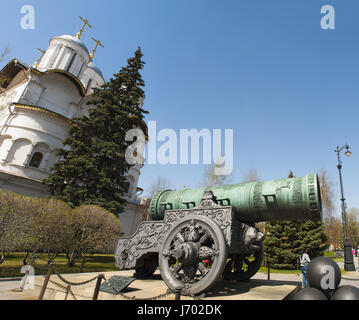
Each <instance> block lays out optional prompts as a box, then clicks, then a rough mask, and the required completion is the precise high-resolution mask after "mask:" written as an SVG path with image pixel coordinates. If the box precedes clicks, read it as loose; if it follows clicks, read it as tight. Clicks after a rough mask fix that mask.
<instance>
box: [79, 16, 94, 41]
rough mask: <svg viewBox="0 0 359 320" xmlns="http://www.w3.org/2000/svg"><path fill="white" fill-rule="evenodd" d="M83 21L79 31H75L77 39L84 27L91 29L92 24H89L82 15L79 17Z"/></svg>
mask: <svg viewBox="0 0 359 320" xmlns="http://www.w3.org/2000/svg"><path fill="white" fill-rule="evenodd" d="M79 18H80V19H81V20H82V21H83V22H84V24H83V25H82V27H81V29H80V31H79V32H78V33H76V38H77V39H81V37H82V32H83V31H84V29H85V27H86V26H89V27H90V28H91V29H92V26H91V25H90V24H89V22H88V20H87V19H84V18H82V17H79Z"/></svg>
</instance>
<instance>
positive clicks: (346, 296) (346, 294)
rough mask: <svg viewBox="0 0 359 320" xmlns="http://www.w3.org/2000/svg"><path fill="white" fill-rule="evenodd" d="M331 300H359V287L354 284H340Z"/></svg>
mask: <svg viewBox="0 0 359 320" xmlns="http://www.w3.org/2000/svg"><path fill="white" fill-rule="evenodd" d="M330 300H359V289H358V288H357V287H354V286H349V285H345V286H340V287H339V288H338V289H337V290H335V292H334V294H333V295H332V297H331V298H330Z"/></svg>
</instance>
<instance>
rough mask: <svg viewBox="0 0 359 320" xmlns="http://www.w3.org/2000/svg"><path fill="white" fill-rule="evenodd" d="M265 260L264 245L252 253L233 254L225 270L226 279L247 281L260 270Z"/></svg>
mask: <svg viewBox="0 0 359 320" xmlns="http://www.w3.org/2000/svg"><path fill="white" fill-rule="evenodd" d="M262 261H263V245H262V244H261V245H260V247H259V249H258V250H256V251H255V252H254V253H252V254H248V255H245V256H243V255H233V256H231V257H230V259H229V260H228V262H227V264H226V268H225V270H224V274H223V278H224V279H226V280H236V281H245V280H249V279H250V278H252V277H253V276H254V275H255V274H256V273H257V272H258V270H259V268H260V267H261V265H262Z"/></svg>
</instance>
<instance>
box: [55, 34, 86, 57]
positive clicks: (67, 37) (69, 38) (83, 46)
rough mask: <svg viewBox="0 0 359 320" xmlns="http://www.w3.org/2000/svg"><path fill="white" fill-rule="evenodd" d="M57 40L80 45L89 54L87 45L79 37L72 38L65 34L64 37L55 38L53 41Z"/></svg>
mask: <svg viewBox="0 0 359 320" xmlns="http://www.w3.org/2000/svg"><path fill="white" fill-rule="evenodd" d="M56 38H58V39H64V40H67V41H71V42H74V43H76V44H77V45H79V46H80V47H82V48H83V49H84V50H86V52H87V53H88V52H89V51H88V49H87V47H86V45H85V44H84V43H83V42H82V41H81V40H80V39H79V38H77V37H74V36H71V35H68V34H64V35H62V36H56V37H53V38H52V39H56Z"/></svg>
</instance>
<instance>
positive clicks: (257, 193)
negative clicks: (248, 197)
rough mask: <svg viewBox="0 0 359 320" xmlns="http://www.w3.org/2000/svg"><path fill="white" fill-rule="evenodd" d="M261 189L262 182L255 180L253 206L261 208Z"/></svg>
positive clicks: (262, 204)
mask: <svg viewBox="0 0 359 320" xmlns="http://www.w3.org/2000/svg"><path fill="white" fill-rule="evenodd" d="M262 189H263V182H257V183H256V185H255V186H254V190H253V206H254V208H255V209H261V208H263V207H264V206H265V202H264V198H263V195H262Z"/></svg>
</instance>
